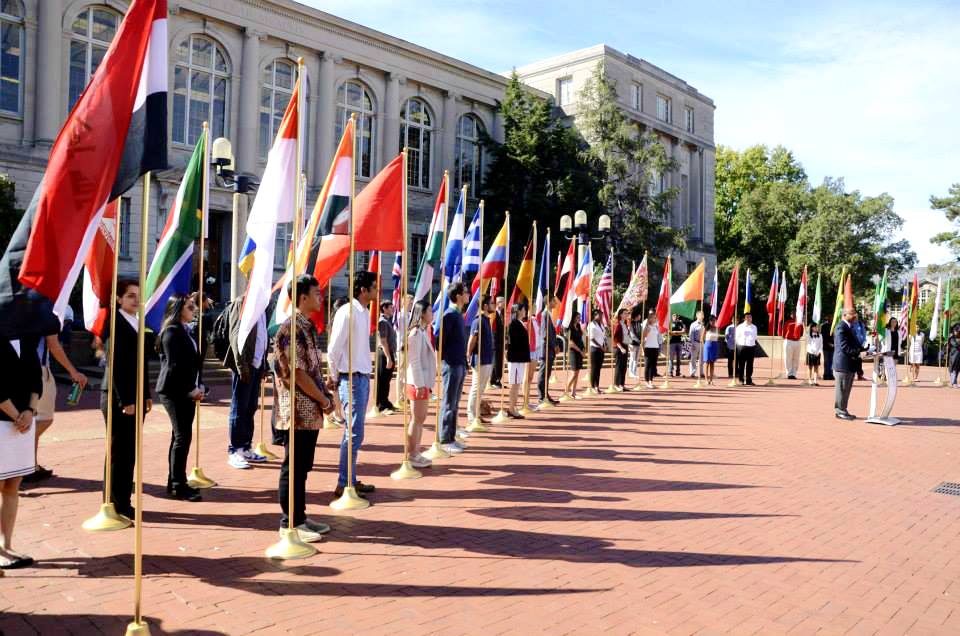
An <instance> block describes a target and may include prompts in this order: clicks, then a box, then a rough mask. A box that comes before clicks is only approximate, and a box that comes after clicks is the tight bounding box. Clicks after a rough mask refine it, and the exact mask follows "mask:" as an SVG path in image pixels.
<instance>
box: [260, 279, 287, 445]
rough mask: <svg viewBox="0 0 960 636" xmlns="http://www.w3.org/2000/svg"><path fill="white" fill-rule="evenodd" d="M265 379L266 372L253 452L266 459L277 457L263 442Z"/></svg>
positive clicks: (261, 385) (261, 389)
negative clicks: (258, 425)
mask: <svg viewBox="0 0 960 636" xmlns="http://www.w3.org/2000/svg"><path fill="white" fill-rule="evenodd" d="M280 293H283V290H281V291H280ZM265 380H266V374H264V375H263V377H261V378H260V441H259V442H258V443H257V446H256V448H254V449H253V452H255V453H256V454H257V455H262V456H263V457H266V458H267V459H278V458H277V456H276V454H274V453H273V451H271V450H270V449H269V448H267V445H266V444H264V443H263V429H264V428H265V426H266V422H265V419H266V402H267V383H266V382H265ZM274 397H276V396H274Z"/></svg>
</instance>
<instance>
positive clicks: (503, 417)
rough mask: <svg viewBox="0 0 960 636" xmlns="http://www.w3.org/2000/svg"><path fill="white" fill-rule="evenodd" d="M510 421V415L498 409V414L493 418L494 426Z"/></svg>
mask: <svg viewBox="0 0 960 636" xmlns="http://www.w3.org/2000/svg"><path fill="white" fill-rule="evenodd" d="M509 420H510V414H509V413H507V411H506V410H505V409H500V412H499V413H497V414H496V415H495V416H494V418H493V423H494V424H503V423H504V422H506V421H509Z"/></svg>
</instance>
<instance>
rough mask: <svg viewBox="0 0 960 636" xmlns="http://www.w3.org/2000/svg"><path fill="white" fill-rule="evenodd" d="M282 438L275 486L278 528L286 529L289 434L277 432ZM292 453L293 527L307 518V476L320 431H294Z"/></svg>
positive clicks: (288, 484) (311, 466)
mask: <svg viewBox="0 0 960 636" xmlns="http://www.w3.org/2000/svg"><path fill="white" fill-rule="evenodd" d="M277 433H279V434H280V436H281V437H282V438H283V447H284V449H285V452H284V454H283V463H282V464H280V482H279V484H278V485H277V495H278V496H279V497H280V510H282V511H283V514H282V515H281V516H280V527H282V528H286V527H287V526H288V524H289V519H290V518H289V516H288V515H290V514H291V513H290V510H289V509H288V508H289V505H290V432H289V431H277ZM294 435H296V439H295V440H294V445H293V446H294V448H293V452H294V453H295V456H294V458H293V459H294V462H293V469H294V475H293V525H294V527H296V526H299V525H300V524H302V523H303V522H304V521H305V520H306V518H307V501H306V492H307V474H308V473H309V472H310V471H311V470H312V469H313V454H314V452H315V451H316V450H317V437H318V436H319V435H320V431H296V432H295V433H294Z"/></svg>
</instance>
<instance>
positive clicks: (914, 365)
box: [907, 331, 924, 382]
mask: <svg viewBox="0 0 960 636" xmlns="http://www.w3.org/2000/svg"><path fill="white" fill-rule="evenodd" d="M923 341H924V336H923V332H922V331H918V332H917V335H915V336H910V349H909V351H907V362H908V363H909V364H910V375H909V378H910V379H911V380H913V381H914V382H916V381H917V380H919V379H920V365H921V364H923Z"/></svg>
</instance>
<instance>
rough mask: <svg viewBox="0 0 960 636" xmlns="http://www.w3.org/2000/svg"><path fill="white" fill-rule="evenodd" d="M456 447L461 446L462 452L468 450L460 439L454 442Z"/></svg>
mask: <svg viewBox="0 0 960 636" xmlns="http://www.w3.org/2000/svg"><path fill="white" fill-rule="evenodd" d="M453 443H454V445H456V446H459V447H460V450H467V445H466V444H464V443H463V442H461V441H460V440H458V439H455V440H453Z"/></svg>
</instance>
